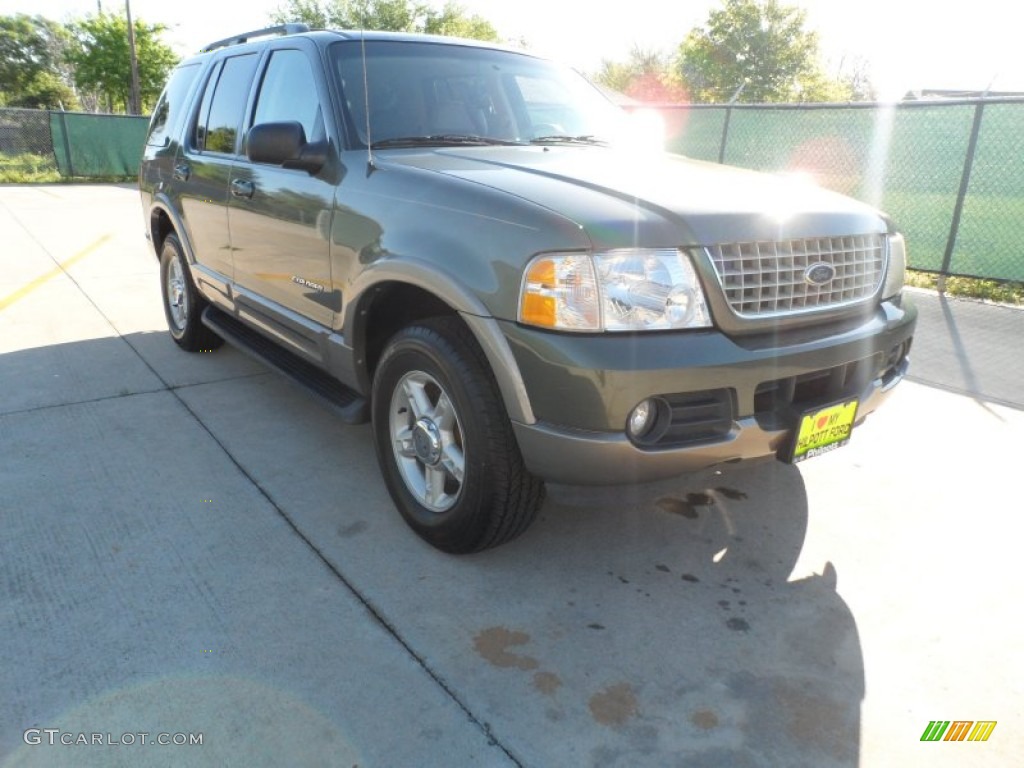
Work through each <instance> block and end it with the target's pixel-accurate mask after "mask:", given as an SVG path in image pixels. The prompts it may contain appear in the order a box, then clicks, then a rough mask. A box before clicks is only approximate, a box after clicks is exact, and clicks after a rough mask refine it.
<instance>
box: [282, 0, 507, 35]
mask: <svg viewBox="0 0 1024 768" xmlns="http://www.w3.org/2000/svg"><path fill="white" fill-rule="evenodd" d="M271 19H272V20H273V22H274V23H275V24H284V23H286V22H290V21H301V22H303V23H305V24H308V25H309V26H310V28H312V29H369V30H383V31H390V32H423V33H427V34H432V35H447V36H449V37H468V38H475V39H477V40H491V41H495V40H497V39H498V33H497V31H495V29H494V27H493V26H491V24H490V22H488V21H487V20H486V19H484V18H483V17H482V16H478V15H476V14H473V15H468V14H467V13H466V10H465V9H464V8H463V7H462V6H460V5H458V4H457V3H455V2H448V3H446V4H445V5H444V7H443V8H442V9H441V10H436V9H434V8H431V7H430V6H429V5H425V4H423V3H417V2H413V1H412V0H288V2H287V3H286V4H285V5H284V6H283V7H281V8H278V10H277V11H275V12H274V13H273V14H272V15H271Z"/></svg>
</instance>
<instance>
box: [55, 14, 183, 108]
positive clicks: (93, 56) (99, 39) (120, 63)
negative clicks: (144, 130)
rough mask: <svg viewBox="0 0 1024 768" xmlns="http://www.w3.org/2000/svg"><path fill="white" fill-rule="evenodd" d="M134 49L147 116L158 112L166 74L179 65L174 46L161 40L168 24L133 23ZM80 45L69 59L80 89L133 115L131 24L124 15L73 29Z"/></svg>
mask: <svg viewBox="0 0 1024 768" xmlns="http://www.w3.org/2000/svg"><path fill="white" fill-rule="evenodd" d="M133 26H134V29H135V50H136V56H137V58H138V62H139V91H140V93H141V101H142V111H143V113H146V112H148V111H149V110H150V109H152V108H153V105H154V104H155V102H156V100H157V98H158V97H159V96H160V90H161V89H162V88H163V85H164V82H165V81H166V80H167V75H168V73H169V72H170V71H171V69H172V68H173V67H174V65H175V64H177V62H178V57H177V56H176V55H175V53H174V51H172V50H171V48H170V46H168V45H167V44H165V43H164V42H163V41H162V40H161V39H160V34H161V33H162V32H163V31H164V30H165V29H166V27H165V26H164V25H163V24H146V23H144V22H143V21H141V20H140V19H135V20H134V24H133ZM72 30H73V33H74V36H75V38H76V40H77V45H76V46H75V48H74V49H73V50H72V51H71V53H70V55H69V59H70V61H71V63H72V65H73V66H74V71H75V75H74V76H75V84H76V85H77V86H78V87H79V88H81V89H83V90H86V91H95V92H98V93H100V94H102V95H103V96H104V97H105V98H106V99H107V101H108V103H109V105H110V106H111V107H112V108H113V109H115V110H118V111H122V112H126V111H127V110H128V104H129V95H130V93H131V55H130V53H129V50H128V21H127V20H126V19H125V18H124V17H123V16H116V15H114V14H111V13H100V14H97V15H95V16H89V17H87V18H85V19H82V20H81V21H78V22H76V23H75V24H74V25H72Z"/></svg>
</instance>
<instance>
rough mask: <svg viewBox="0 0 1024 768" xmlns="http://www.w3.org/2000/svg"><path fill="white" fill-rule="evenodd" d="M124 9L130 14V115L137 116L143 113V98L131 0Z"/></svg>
mask: <svg viewBox="0 0 1024 768" xmlns="http://www.w3.org/2000/svg"><path fill="white" fill-rule="evenodd" d="M124 9H125V12H126V13H127V14H128V52H129V54H130V56H131V68H132V90H131V95H130V96H129V98H128V102H129V103H128V114H129V115H137V114H139V113H140V112H141V111H142V98H141V96H140V94H139V58H138V56H136V55H135V25H134V24H133V23H132V4H131V0H124Z"/></svg>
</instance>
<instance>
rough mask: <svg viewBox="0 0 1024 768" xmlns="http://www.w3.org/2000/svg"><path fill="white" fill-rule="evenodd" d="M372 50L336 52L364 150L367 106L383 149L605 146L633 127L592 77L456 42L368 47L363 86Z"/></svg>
mask: <svg viewBox="0 0 1024 768" xmlns="http://www.w3.org/2000/svg"><path fill="white" fill-rule="evenodd" d="M363 45H364V43H363V42H362V41H359V40H351V41H346V42H341V43H336V44H334V45H333V46H332V47H331V55H332V60H333V66H334V67H335V68H336V71H337V73H338V76H339V81H340V83H341V87H342V92H343V95H344V104H345V108H346V110H347V113H348V114H347V115H346V118H347V119H348V122H349V128H350V130H351V131H352V132H353V134H354V135H355V136H356V137H358V141H359V142H361V143H362V145H363V146H366V144H367V143H369V142H368V138H367V120H366V105H367V102H368V103H369V109H370V121H369V123H370V136H369V141H372V142H373V144H374V145H375V146H401V145H402V144H403V143H404V142H403V140H408V142H407V143H408V144H409V145H410V146H411V145H414V144H420V145H422V144H429V143H434V144H439V145H444V144H452V143H479V144H495V143H517V144H518V143H528V142H531V141H538V142H556V141H566V142H575V143H600V142H608V141H612V140H613V139H614V138H615V136H617V135H618V134H619V133H620V132H621V128H622V125H623V124H624V122H625V113H624V112H623V111H622V110H620V109H619V108H618V107H616V106H615V105H614V104H612V103H611V102H610V101H608V99H607V98H605V97H604V96H603V95H602V94H601V93H600V92H599V91H598V90H597V89H596V88H595V87H594V86H593V85H591V84H590V83H589V82H588V81H587V80H586V79H585V78H583V77H582V76H581V75H579V74H578V73H576V72H575V71H573V70H572V69H570V68H568V67H565V66H562V65H559V64H556V63H554V62H550V61H546V60H543V59H537V58H534V57H533V56H527V55H524V54H519V53H513V52H508V51H498V50H492V49H487V48H477V47H473V46H463V45H456V44H450V43H449V44H443V43H433V42H415V41H414V42H396V41H382V40H367V41H365V47H366V72H365V80H364V72H363ZM364 82H365V83H367V84H368V87H369V99H367V98H366V89H365V88H364ZM474 139H476V140H478V141H475V142H474V141H473V140H474Z"/></svg>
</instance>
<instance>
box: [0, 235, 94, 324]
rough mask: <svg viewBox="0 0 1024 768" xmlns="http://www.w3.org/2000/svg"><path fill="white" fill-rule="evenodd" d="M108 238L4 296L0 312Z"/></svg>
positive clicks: (64, 269)
mask: <svg viewBox="0 0 1024 768" xmlns="http://www.w3.org/2000/svg"><path fill="white" fill-rule="evenodd" d="M110 238H111V235H109V234H108V235H104V236H103V237H101V238H100V239H99V240H97V241H96V242H95V243H93V244H92V245H88V246H86V247H85V248H83V249H82V250H80V251H79V252H78V253H76V254H75V255H74V256H72V257H71V258H69V259H66V260H64V261H62V262H61V263H60V264H58V265H57V266H56V267H54V268H53V269H51V270H50V271H49V272H47V273H46V274H45V275H40V276H39V277H37V278H36V279H35V280H33V281H32V282H31V283H28V284H27V285H23V286H22V287H21V288H19V289H18V290H16V291H15V292H14V293H12V294H10V295H9V296H5V297H4V298H2V299H0V312H2V311H3V310H5V309H7V307H9V306H11V304H13V303H14V302H16V301H18V299H23V298H25V297H26V296H28V295H29V294H30V293H32V291H34V290H35V289H36V288H38V287H39V286H41V285H42V284H43V283H45V282H46V281H47V280H52V279H53V278H55V277H56V276H57V275H59V274H61V273H63V272H66V271H67V270H68V268H69V267H71V265H72V264H75V263H77V262H79V261H81V260H82V259H84V258H85V257H86V256H88V255H89V254H91V253H93V252H95V251H96V250H97V249H99V247H100V246H101V245H103V244H104V243H105V242H107V241H108V240H109V239H110Z"/></svg>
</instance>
